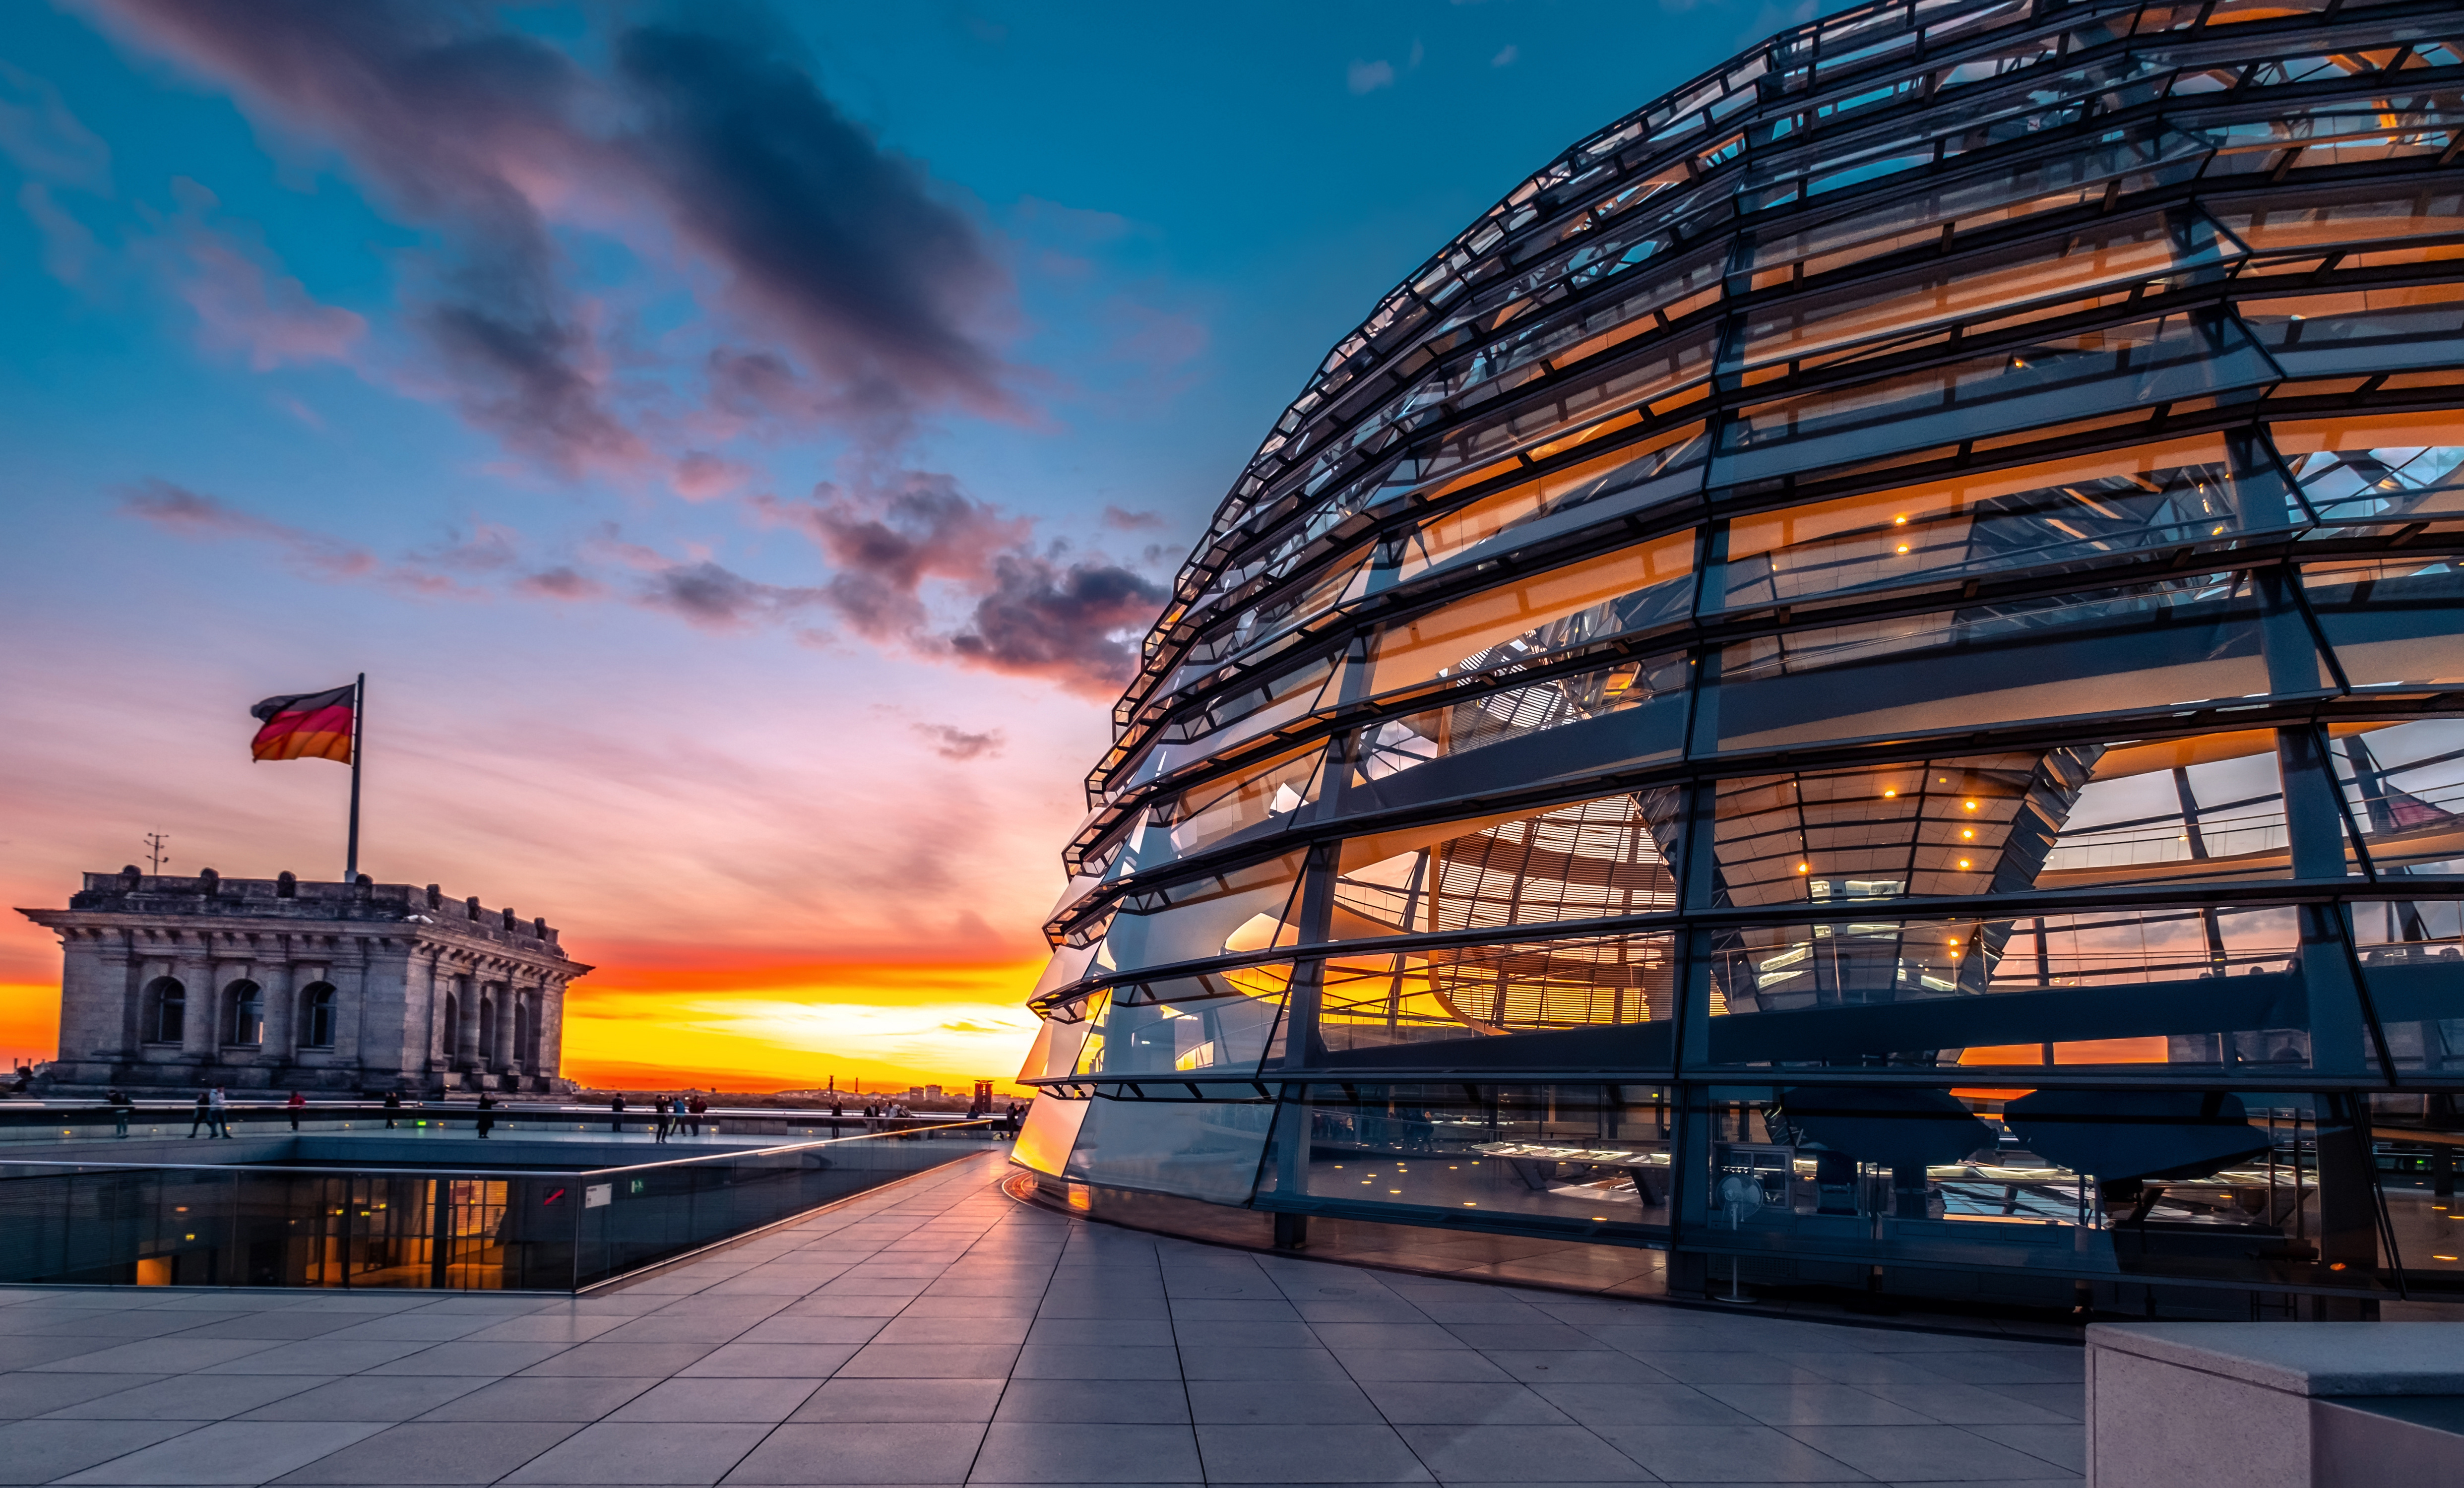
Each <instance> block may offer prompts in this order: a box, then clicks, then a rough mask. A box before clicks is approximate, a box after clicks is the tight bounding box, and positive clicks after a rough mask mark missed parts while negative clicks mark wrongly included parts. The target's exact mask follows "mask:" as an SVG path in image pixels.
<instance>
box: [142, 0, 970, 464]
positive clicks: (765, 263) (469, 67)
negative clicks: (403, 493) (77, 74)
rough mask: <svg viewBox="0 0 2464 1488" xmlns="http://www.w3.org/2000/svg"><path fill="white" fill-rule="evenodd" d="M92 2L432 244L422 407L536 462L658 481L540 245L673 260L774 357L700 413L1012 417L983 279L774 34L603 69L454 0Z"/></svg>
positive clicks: (418, 316)
mask: <svg viewBox="0 0 2464 1488" xmlns="http://www.w3.org/2000/svg"><path fill="white" fill-rule="evenodd" d="M96 4H97V7H98V9H99V10H100V11H102V12H103V13H104V14H105V15H107V16H109V17H111V18H113V19H115V20H116V21H117V22H118V24H119V26H120V29H121V30H122V31H124V32H126V33H130V34H131V35H133V36H134V37H135V38H136V39H137V40H138V41H139V42H140V44H142V45H144V46H147V47H149V48H151V49H153V50H156V51H159V52H165V53H168V54H170V55H174V56H177V57H178V58H180V59H181V60H183V61H185V62H186V63H187V64H188V65H190V66H192V67H194V68H196V69H197V70H199V71H201V72H203V73H205V74H207V75H208V76H209V77H214V78H217V79H219V80H221V81H223V82H225V83H227V84H228V85H230V86H231V87H232V88H233V89H234V90H235V91H236V92H237V93H238V94H239V95H240V96H241V98H242V99H243V101H244V102H246V103H248V104H250V105H252V106H253V107H255V108H257V109H259V110H261V111H262V112H264V113H266V114H269V115H271V116H272V117H274V118H275V119H276V120H280V121H281V122H282V123H283V124H285V125H287V126H289V127H292V128H295V129H298V130H302V131H305V132H307V133H308V134H311V135H313V136H315V137H317V138H319V139H321V140H323V141H325V142H330V143H331V144H333V145H334V146H335V147H337V148H339V149H340V150H341V152H342V154H343V155H344V156H345V157H346V158H347V159H348V160H349V162H350V163H351V164H352V165H353V166H354V167H356V169H357V170H358V172H359V173H360V174H361V175H362V176H363V178H365V179H366V181H367V182H368V183H369V184H370V185H371V186H373V187H374V188H375V190H376V193H377V194H378V195H379V196H380V197H382V198H384V199H385V200H386V201H387V202H388V203H389V204H390V205H391V206H393V207H394V208H397V209H398V210H399V211H400V212H401V213H403V214H404V215H405V216H406V217H407V218H409V219H411V220H413V221H416V222H418V223H419V224H420V225H421V226H424V227H428V228H431V229H434V230H438V231H440V232H441V233H442V234H443V235H444V237H445V239H446V241H447V242H448V243H449V244H450V252H449V253H448V254H447V256H445V257H444V258H443V259H441V260H439V261H437V262H435V263H433V264H432V265H430V266H429V270H428V273H427V275H426V277H427V283H426V285H425V288H424V290H423V291H422V292H421V297H422V303H421V305H420V306H419V308H418V309H417V310H416V312H415V313H414V315H413V317H412V318H413V322H414V323H415V324H416V325H418V326H419V327H420V328H421V329H422V330H423V331H424V332H425V333H426V335H427V337H428V339H429V342H430V343H431V344H432V345H433V347H434V348H435V351H436V354H437V361H438V362H439V364H440V366H441V369H442V370H443V372H444V373H445V375H446V380H447V382H446V385H445V387H444V388H443V389H442V391H443V392H444V393H445V395H446V396H448V397H450V398H451V400H452V401H453V402H454V403H455V404H456V405H458V406H459V407H460V409H461V410H462V412H463V413H464V415H465V416H466V417H468V418H469V419H471V420H472V421H473V422H474V423H476V424H478V425H480V426H482V427H487V428H489V429H491V430H493V431H495V433H496V434H497V435H498V436H499V437H501V438H503V439H505V440H506V441H507V442H508V443H509V444H511V445H513V446H514V447H516V448H517V449H525V450H528V451H530V452H531V453H533V454H535V455H536V456H538V457H539V458H540V459H542V460H544V461H545V462H547V463H548V464H550V465H551V466H554V467H556V468H559V469H561V470H568V471H570V470H582V469H584V468H592V467H611V466H612V467H616V468H622V469H641V468H649V467H654V466H656V465H658V464H659V463H660V462H659V458H658V457H657V456H655V455H653V454H651V453H650V452H649V451H648V450H647V449H646V448H645V446H644V444H643V442H642V441H641V439H640V438H639V437H638V436H637V435H635V434H634V433H633V432H632V427H631V423H630V422H629V421H628V420H627V418H626V417H625V416H623V415H622V414H621V413H620V412H619V411H618V405H619V404H620V403H621V402H622V401H623V399H624V396H625V394H624V390H623V389H621V388H619V387H617V386H615V385H614V384H613V383H612V382H611V379H610V377H609V374H608V372H607V370H606V368H607V364H608V362H609V361H610V358H609V357H608V356H607V355H606V353H605V350H604V348H603V347H602V345H601V341H600V337H599V336H598V334H597V332H596V330H595V328H594V326H593V324H592V319H591V316H590V314H589V313H587V307H586V305H585V303H584V302H583V300H582V298H581V296H579V295H577V293H576V291H575V289H574V287H573V283H572V267H571V266H570V265H569V264H567V263H566V262H565V261H564V259H563V257H562V255H561V253H560V252H558V249H557V246H556V240H555V236H554V232H555V230H557V229H559V228H563V227H577V228H580V229H583V230H589V231H597V232H605V233H611V234H613V235H615V236H617V237H619V238H622V239H624V240H625V241H627V244H628V245H629V246H631V247H632V248H633V249H635V250H636V251H637V252H641V253H643V254H644V255H645V256H656V255H659V254H662V253H665V252H671V251H672V249H673V248H674V247H676V246H679V245H681V246H682V247H683V248H684V249H685V250H687V251H688V252H690V253H693V254H694V255H697V256H698V257H699V258H700V259H701V260H702V261H703V262H704V263H705V264H707V265H708V266H709V267H710V268H712V269H713V270H715V278H716V280H717V281H718V282H719V283H721V284H722V285H723V286H724V293H725V294H726V295H727V296H728V299H729V302H730V304H731V305H732V306H733V307H734V308H735V309H736V310H737V312H738V313H739V318H740V319H741V320H742V322H743V324H744V326H745V327H746V328H748V329H751V330H753V331H755V332H756V333H757V334H758V335H760V336H766V337H769V338H772V339H775V340H776V342H777V344H776V345H775V346H773V347H769V348H754V349H750V350H741V351H730V352H728V353H725V354H724V360H722V358H721V357H719V356H714V357H713V358H712V359H711V361H710V364H709V368H708V370H709V371H710V372H711V374H712V386H711V389H710V396H711V398H712V401H713V403H714V405H716V406H719V407H723V408H727V409H729V410H731V411H736V412H738V413H742V412H744V411H745V410H746V409H748V408H753V407H760V408H764V409H770V410H777V409H780V408H781V407H793V408H794V409H796V410H797V412H798V413H799V414H800V415H801V416H803V417H804V418H806V419H810V418H812V417H815V416H817V415H818V416H825V417H836V418H838V419H839V420H841V421H842V423H843V424H844V425H845V426H847V427H853V428H856V429H857V430H858V431H860V432H864V433H867V434H869V435H873V436H882V435H885V434H894V433H895V432H898V431H902V430H903V429H904V427H905V426H906V423H907V421H908V420H909V419H910V418H912V416H913V414H914V413H915V412H917V411H919V410H922V409H928V408H939V407H951V406H956V407H964V408H969V409H972V410H974V411H977V412H1006V411H1007V410H1008V409H1009V401H1008V397H1007V395H1006V394H1005V392H1004V391H1003V390H1002V386H1001V383H1002V379H1003V376H1004V374H1005V367H1004V364H1003V362H1002V361H1001V358H1000V356H999V355H998V354H997V353H996V352H994V351H993V350H991V349H990V348H989V347H988V346H987V345H986V344H985V342H984V341H983V340H982V339H979V328H980V327H982V326H985V325H987V324H992V323H996V322H999V321H1001V319H1002V318H1003V317H1004V315H1005V313H1006V312H1005V308H1004V307H1005V306H1006V304H1007V302H1008V297H1009V295H1010V285H1009V283H1008V280H1007V278H1006V275H1005V274H1004V273H1003V271H1002V270H1001V267H1000V266H999V264H998V263H996V262H995V260H994V259H993V258H992V256H991V255H990V254H989V252H987V251H986V248H985V246H984V244H983V242H982V240H981V238H980V235H979V233H978V231H977V230H976V228H975V226H974V224H973V223H972V222H971V221H970V220H969V218H968V216H967V215H966V214H965V213H964V212H962V211H960V210H958V209H957V208H955V207H953V206H951V205H949V204H948V203H945V202H943V201H941V200H939V199H938V198H937V197H936V195H935V192H934V189H933V187H932V185H931V183H930V181H929V180H928V178H927V177H926V175H925V172H924V170H923V168H922V167H921V166H920V165H919V164H916V163H914V162H913V161H910V160H907V159H905V158H903V157H900V156H896V155H893V154H891V153H890V152H887V151H885V150H883V149H882V148H881V146H880V145H879V143H878V142H876V141H874V140H873V139H872V137H871V136H870V135H869V133H868V132H867V131H866V130H864V129H863V128H861V127H860V126H858V125H856V124H854V123H853V122H851V121H849V120H847V118H846V116H845V115H843V114H842V113H840V112H839V110H838V109H837V108H836V107H835V106H834V105H833V104H832V103H831V102H830V100H829V99H828V98H826V97H825V96H824V95H823V94H822V92H821V90H820V89H819V88H818V87H817V86H816V85H815V84H814V82H813V80H812V78H811V77H810V75H809V72H808V71H807V69H806V67H805V65H804V63H803V60H802V59H801V58H800V57H798V56H797V55H795V53H794V51H793V49H792V47H791V46H790V45H788V44H787V43H786V42H785V41H784V40H783V37H784V33H783V32H782V31H779V30H775V29H766V28H763V27H760V26H758V25H747V24H737V25H736V26H735V27H734V28H733V29H729V30H714V29H705V28H703V27H699V26H696V27H692V28H688V27H682V26H677V25H638V26H629V27H620V28H618V29H617V30H616V31H615V32H614V33H613V34H612V35H611V36H610V37H609V38H608V45H607V49H606V50H607V55H609V56H611V57H612V59H613V60H612V64H611V65H610V66H609V68H608V69H607V70H606V71H605V72H600V71H594V70H592V69H590V68H585V67H584V66H583V64H582V63H580V62H578V61H576V60H575V59H574V57H573V56H572V55H567V54H566V53H565V52H563V51H561V50H559V49H558V48H557V47H556V46H554V45H551V44H550V43H548V42H547V41H544V40H541V39H539V37H537V36H533V35H530V34H526V33H520V32H517V31H515V30H511V29H509V28H507V27H506V26H505V25H504V24H503V23H502V22H500V21H499V20H498V19H497V18H496V16H495V13H494V12H493V11H490V10H488V9H486V8H483V7H480V6H477V5H472V4H416V3H411V0H351V3H348V4H333V3H330V0H96ZM715 13H717V12H713V11H696V12H694V14H695V19H696V21H697V22H698V21H704V20H706V19H707V18H708V17H709V16H710V15H712V14H715ZM729 13H731V14H736V15H737V16H738V17H739V19H740V17H741V16H742V15H743V14H748V13H750V12H729ZM594 50H595V49H594Z"/></svg>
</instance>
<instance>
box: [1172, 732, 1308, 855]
mask: <svg viewBox="0 0 2464 1488" xmlns="http://www.w3.org/2000/svg"><path fill="white" fill-rule="evenodd" d="M1325 758H1326V746H1325V745H1323V744H1319V745H1316V746H1314V747H1312V748H1309V749H1305V750H1300V751H1298V752H1296V753H1294V754H1290V755H1283V756H1282V757H1280V758H1276V759H1270V760H1268V761H1267V762H1265V764H1262V765H1256V766H1253V767H1251V768H1249V769H1247V770H1243V771H1238V772H1235V773H1234V774H1231V775H1228V776H1222V777H1218V778H1216V779H1213V780H1209V781H1206V782H1205V783H1203V784H1199V785H1193V786H1191V787H1190V788H1189V789H1188V790H1186V791H1183V792H1181V793H1180V794H1179V795H1177V796H1170V797H1165V798H1164V799H1161V800H1158V801H1157V802H1155V806H1154V809H1153V812H1152V814H1151V815H1150V816H1149V817H1148V821H1147V829H1146V831H1145V832H1144V833H1143V834H1141V836H1140V838H1139V841H1138V846H1137V854H1136V861H1135V863H1134V864H1133V866H1134V867H1135V868H1136V869H1137V870H1138V871H1140V872H1144V871H1147V870H1149V869H1152V868H1156V867H1160V866H1162V865H1163V864H1168V863H1173V862H1177V861H1178V860H1179V859H1182V858H1186V857H1189V856H1190V855H1192V854H1194V853H1199V852H1203V851H1205V850H1206V849H1208V848H1210V847H1214V846H1218V845H1220V844H1221V843H1224V842H1230V841H1232V840H1234V839H1235V838H1238V837H1240V836H1242V835H1243V834H1244V833H1247V832H1248V831H1250V830H1251V829H1252V828H1255V827H1261V826H1265V825H1266V824H1268V823H1270V822H1271V823H1273V824H1274V825H1275V826H1277V827H1278V828H1280V827H1284V826H1288V825H1290V824H1291V823H1292V821H1293V820H1294V819H1295V816H1296V815H1297V814H1298V813H1299V811H1300V809H1301V807H1303V806H1305V805H1307V804H1309V802H1310V801H1313V800H1315V799H1317V797H1318V780H1319V769H1318V767H1319V765H1320V763H1321V762H1322V761H1323V760H1324V759H1325Z"/></svg>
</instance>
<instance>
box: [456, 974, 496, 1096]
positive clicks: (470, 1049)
mask: <svg viewBox="0 0 2464 1488" xmlns="http://www.w3.org/2000/svg"><path fill="white" fill-rule="evenodd" d="M489 970H490V968H489V966H488V963H487V962H486V961H485V960H482V959H479V958H476V957H474V958H473V960H472V963H471V974H470V975H468V976H466V977H464V978H462V984H461V986H460V988H459V989H458V996H459V997H460V999H461V1003H462V1006H461V1008H460V1010H459V1011H460V1013H461V1019H460V1026H459V1027H457V1028H456V1029H454V1031H453V1046H454V1047H455V1048H456V1049H457V1050H459V1051H460V1052H459V1053H457V1054H455V1055H454V1056H453V1066H454V1068H456V1069H479V1068H482V1067H484V1066H483V1065H482V1063H481V1061H480V1059H479V999H480V998H482V997H484V996H487V995H488V994H487V991H486V987H487V983H486V981H485V978H486V976H487V974H488V972H489Z"/></svg>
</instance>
